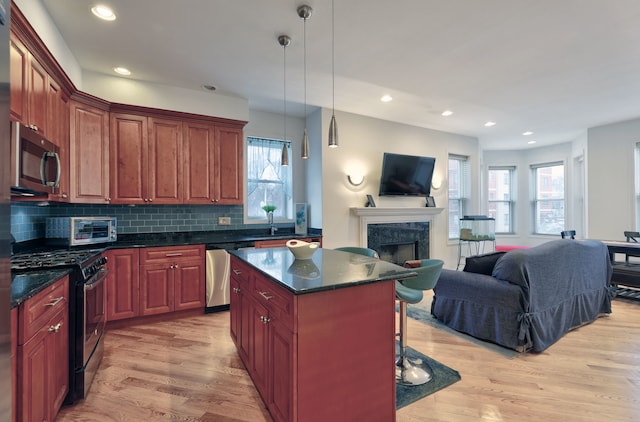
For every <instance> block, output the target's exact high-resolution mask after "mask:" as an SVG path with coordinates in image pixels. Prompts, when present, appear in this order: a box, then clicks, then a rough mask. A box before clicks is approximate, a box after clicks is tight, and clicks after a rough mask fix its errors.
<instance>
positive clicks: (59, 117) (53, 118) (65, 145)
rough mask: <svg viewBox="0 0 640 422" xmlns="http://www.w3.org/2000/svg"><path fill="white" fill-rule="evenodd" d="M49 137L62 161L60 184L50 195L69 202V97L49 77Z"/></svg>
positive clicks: (60, 200)
mask: <svg viewBox="0 0 640 422" xmlns="http://www.w3.org/2000/svg"><path fill="white" fill-rule="evenodd" d="M47 138H48V139H49V140H50V141H51V142H53V143H54V144H56V145H58V147H59V154H60V163H61V168H60V182H59V185H58V187H57V188H56V189H55V190H54V193H53V195H51V194H50V195H49V196H50V199H52V200H55V201H58V202H68V201H69V164H68V163H69V98H68V97H67V95H66V94H65V93H64V92H63V91H62V89H61V88H60V85H59V84H58V83H57V82H55V81H54V80H53V79H52V78H49V82H48V92H47ZM52 196H53V198H52Z"/></svg>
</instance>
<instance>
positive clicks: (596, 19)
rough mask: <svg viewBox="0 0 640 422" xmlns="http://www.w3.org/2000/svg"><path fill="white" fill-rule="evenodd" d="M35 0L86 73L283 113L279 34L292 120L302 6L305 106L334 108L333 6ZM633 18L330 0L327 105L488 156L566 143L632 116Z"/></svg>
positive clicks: (451, 1) (489, 5)
mask: <svg viewBox="0 0 640 422" xmlns="http://www.w3.org/2000/svg"><path fill="white" fill-rule="evenodd" d="M42 1H43V4H44V5H45V7H46V8H47V10H48V11H49V13H50V14H51V17H52V18H53V20H54V22H55V23H56V25H57V26H58V28H59V30H60V32H61V34H62V36H63V37H64V39H65V40H66V42H67V44H68V45H69V48H70V49H71V51H72V52H73V53H74V54H75V56H76V59H77V60H78V62H79V63H80V65H81V66H82V68H83V69H86V70H90V71H94V72H101V73H110V72H111V69H112V68H113V67H115V66H126V67H128V68H129V69H131V71H132V72H133V74H132V76H131V77H132V78H136V79H141V80H145V81H152V82H155V83H161V84H167V85H174V86H178V87H183V88H190V89H196V90H199V89H202V88H201V85H203V84H212V85H215V86H216V87H217V88H218V91H217V92H220V93H224V94H225V95H235V96H238V97H242V98H247V99H248V101H249V105H250V108H251V109H256V110H267V111H274V112H282V110H283V48H282V47H281V46H280V45H279V44H278V42H277V36H278V35H280V34H288V35H289V36H290V37H291V38H292V40H293V41H292V44H291V46H290V47H288V48H287V50H286V57H287V88H286V89H287V99H288V101H289V102H290V103H291V104H289V105H288V106H287V109H288V113H291V114H297V115H302V114H303V112H302V110H303V107H302V104H303V103H304V77H303V68H304V67H303V61H304V60H303V57H304V55H303V38H304V37H303V26H304V22H303V20H302V19H300V18H299V17H298V15H297V13H296V9H297V6H299V5H301V4H308V5H310V6H311V7H313V9H314V13H313V15H312V16H311V18H310V19H309V20H308V21H307V104H308V105H309V106H308V111H311V110H312V108H313V107H314V106H321V107H327V108H331V106H332V95H331V93H332V79H331V1H330V0H234V1H229V0H182V1H176V0H105V1H104V2H102V3H103V4H107V5H109V6H111V7H112V8H113V9H114V10H115V12H116V14H117V16H118V18H117V20H116V21H114V22H103V21H99V20H97V19H96V18H94V17H93V15H91V12H90V11H89V8H90V6H91V5H93V4H94V3H95V2H92V1H89V0H64V1H60V0H42ZM639 22H640V1H638V0H536V1H531V0H482V1H481V0H448V1H443V0H395V1H387V0H384V1H383V0H377V1H371V0H337V1H335V78H336V79H335V94H336V95H335V108H336V109H337V110H342V111H347V112H351V113H356V114H361V115H366V116H372V117H377V118H381V119H385V120H391V121H396V122H401V123H406V124H410V125H415V126H420V127H428V128H432V129H438V130H443V131H447V132H454V133H459V134H464V135H469V136H475V137H477V138H478V139H479V140H480V143H481V145H482V147H483V148H485V149H521V148H527V147H528V145H527V144H526V141H528V140H531V139H535V140H537V141H538V143H537V144H536V146H540V145H546V144H551V143H558V142H566V141H571V140H573V139H575V138H576V136H578V135H579V134H580V133H583V132H584V131H585V130H586V129H587V128H589V127H594V126H598V125H602V124H606V123H612V122H617V121H622V120H627V119H631V118H636V117H640V24H639ZM383 94H390V95H392V96H393V98H394V100H393V101H392V102H391V103H382V102H380V100H379V99H380V97H381V96H382V95H383ZM214 95H215V94H214ZM445 109H450V110H452V111H453V112H454V114H453V115H452V116H450V117H442V116H441V115H440V113H441V112H442V111H443V110H445ZM488 120H493V121H495V122H497V124H496V125H495V126H493V127H490V128H487V127H484V126H483V124H484V123H485V122H486V121H488ZM338 125H340V122H339V121H338ZM527 130H530V131H533V132H534V134H533V135H531V136H529V137H525V136H523V135H522V132H524V131H527Z"/></svg>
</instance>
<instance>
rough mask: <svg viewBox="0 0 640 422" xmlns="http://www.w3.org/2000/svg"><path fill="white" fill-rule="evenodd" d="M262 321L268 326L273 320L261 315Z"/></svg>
mask: <svg viewBox="0 0 640 422" xmlns="http://www.w3.org/2000/svg"><path fill="white" fill-rule="evenodd" d="M260 321H262V323H263V324H268V323H269V321H271V318H269V317H266V316H262V315H260Z"/></svg>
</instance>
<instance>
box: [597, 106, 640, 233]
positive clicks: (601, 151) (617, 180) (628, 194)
mask: <svg viewBox="0 0 640 422" xmlns="http://www.w3.org/2000/svg"><path fill="white" fill-rule="evenodd" d="M587 136H588V139H587V159H586V162H587V164H586V169H587V204H588V206H587V209H588V217H587V227H588V231H589V237H591V238H594V239H619V240H624V236H623V232H624V231H625V230H637V229H640V228H639V227H636V223H635V215H636V212H637V211H636V209H635V204H634V180H633V179H634V163H633V160H634V158H633V156H634V147H635V144H636V143H637V142H640V119H634V120H628V121H625V122H619V123H613V124H609V125H604V126H599V127H594V128H591V129H589V130H588V135H587Z"/></svg>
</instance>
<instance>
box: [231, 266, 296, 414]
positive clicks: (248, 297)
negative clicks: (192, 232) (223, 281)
mask: <svg viewBox="0 0 640 422" xmlns="http://www.w3.org/2000/svg"><path fill="white" fill-rule="evenodd" d="M231 270H232V276H231V278H232V280H233V284H232V294H231V304H230V310H231V312H230V318H231V329H232V335H231V337H232V339H233V340H234V342H235V344H236V346H237V347H238V352H239V355H240V357H241V359H242V361H243V362H244V364H245V366H246V368H247V370H248V371H249V374H250V375H251V379H252V380H253V382H254V384H255V386H256V389H257V390H258V392H259V393H260V395H261V396H262V399H263V400H264V402H265V403H266V404H267V407H268V408H269V411H270V412H271V415H272V416H273V417H274V420H276V421H286V420H291V415H292V410H293V402H292V400H293V399H292V397H293V372H292V369H293V367H292V365H293V359H294V357H293V338H294V334H293V332H292V330H291V328H292V327H291V325H290V324H289V323H290V322H291V319H290V318H289V317H288V316H287V315H286V314H287V313H288V314H289V316H290V317H293V313H292V311H293V296H292V295H290V294H288V293H286V292H284V291H283V290H281V289H279V288H278V287H277V286H274V285H273V283H271V282H270V281H268V280H266V279H264V277H263V276H262V275H260V274H257V273H256V272H255V271H253V270H251V269H250V268H249V267H247V266H246V265H244V264H243V263H241V262H240V261H239V260H237V259H235V258H232V266H231ZM281 318H282V321H281ZM234 330H235V332H234ZM238 331H239V332H238Z"/></svg>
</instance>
